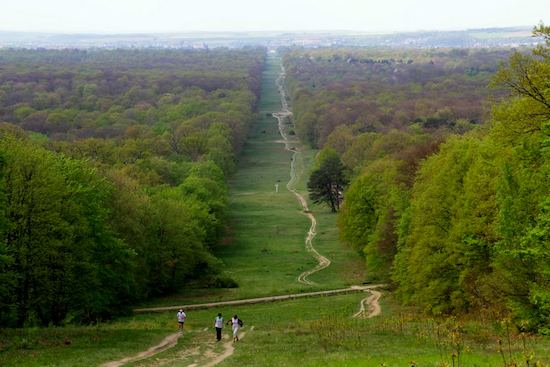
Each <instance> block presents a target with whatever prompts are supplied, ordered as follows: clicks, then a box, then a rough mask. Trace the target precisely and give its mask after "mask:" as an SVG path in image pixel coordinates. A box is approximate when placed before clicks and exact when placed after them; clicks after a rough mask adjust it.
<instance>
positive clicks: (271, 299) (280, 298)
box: [134, 284, 383, 313]
mask: <svg viewBox="0 0 550 367" xmlns="http://www.w3.org/2000/svg"><path fill="white" fill-rule="evenodd" d="M382 286H383V285H382V284H374V285H364V286H352V287H349V288H340V289H333V290H328V291H318V292H306V293H294V294H284V295H280V296H269V297H260V298H248V299H238V300H234V301H222V302H210V303H199V304H191V305H177V306H165V307H148V308H136V309H134V313H149V312H166V311H177V310H179V309H180V308H183V309H185V310H200V309H208V308H218V307H221V306H238V305H253V304H258V303H269V302H276V301H288V300H292V299H298V298H308V297H324V296H337V295H342V294H349V293H359V292H365V291H368V290H371V289H374V288H378V287H382Z"/></svg>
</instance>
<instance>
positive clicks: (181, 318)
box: [176, 309, 187, 331]
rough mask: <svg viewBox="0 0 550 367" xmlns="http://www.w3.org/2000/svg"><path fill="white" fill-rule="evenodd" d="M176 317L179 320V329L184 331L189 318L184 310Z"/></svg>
mask: <svg viewBox="0 0 550 367" xmlns="http://www.w3.org/2000/svg"><path fill="white" fill-rule="evenodd" d="M176 317H177V319H178V328H179V329H180V330H181V331H183V324H184V323H185V319H186V318H187V315H186V314H185V312H183V310H182V309H180V310H179V311H178V313H177V314H176Z"/></svg>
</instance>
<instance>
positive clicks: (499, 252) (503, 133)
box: [285, 25, 550, 333]
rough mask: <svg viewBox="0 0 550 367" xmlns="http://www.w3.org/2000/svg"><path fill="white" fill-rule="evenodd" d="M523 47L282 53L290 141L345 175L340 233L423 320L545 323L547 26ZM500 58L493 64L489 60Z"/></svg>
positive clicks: (549, 269) (549, 112)
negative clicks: (291, 120) (332, 160)
mask: <svg viewBox="0 0 550 367" xmlns="http://www.w3.org/2000/svg"><path fill="white" fill-rule="evenodd" d="M534 33H535V35H536V36H542V37H544V42H541V44H539V46H538V47H536V48H535V49H533V50H520V51H516V52H513V53H511V54H510V53H509V52H507V51H499V50H494V51H493V50H424V51H406V52H405V51H403V52H397V51H379V50H366V49H341V50H335V49H317V50H311V49H293V50H289V51H287V53H286V56H285V67H286V70H287V74H288V77H287V78H288V80H289V81H288V87H289V91H290V96H291V102H292V105H293V110H294V111H295V119H296V132H297V134H298V135H299V136H300V137H301V138H302V139H303V140H304V141H307V142H309V144H311V145H312V146H315V147H319V148H323V150H324V151H331V152H333V153H332V154H334V153H336V154H338V155H339V156H340V158H341V161H342V162H343V164H344V166H345V167H346V169H347V172H348V176H349V178H350V179H351V182H350V184H349V186H347V188H346V190H345V191H344V193H343V196H344V201H343V205H342V208H341V210H340V213H339V226H340V235H341V237H342V239H343V240H344V241H345V242H347V243H348V244H349V245H351V246H353V247H354V248H356V249H357V250H358V251H360V252H361V253H362V254H363V255H364V256H365V261H366V269H367V275H368V277H369V278H370V279H371V280H375V281H386V282H392V284H394V285H395V287H396V293H397V295H398V296H399V298H400V299H401V301H403V302H404V303H405V304H409V305H414V306H417V307H418V308H419V309H421V310H425V311H426V312H427V313H428V314H431V315H438V316H440V315H449V314H455V315H456V314H463V313H471V312H479V313H482V314H484V315H486V316H487V318H488V319H492V320H498V319H501V318H503V317H508V316H510V317H511V318H512V320H513V321H514V322H515V324H516V325H517V326H518V328H519V329H520V330H524V331H538V332H540V333H549V332H550V329H549V325H550V258H549V256H550V248H549V247H548V246H549V245H550V221H549V218H550V217H549V213H550V201H549V192H550V165H549V162H550V156H549V152H550V150H549V147H550V145H549V144H550V125H549V122H548V121H549V119H550V89H549V87H548V80H550V28H549V27H544V26H542V25H541V26H539V27H537V28H535V31H534ZM502 61H505V62H504V63H503V65H501V66H499V63H501V62H502Z"/></svg>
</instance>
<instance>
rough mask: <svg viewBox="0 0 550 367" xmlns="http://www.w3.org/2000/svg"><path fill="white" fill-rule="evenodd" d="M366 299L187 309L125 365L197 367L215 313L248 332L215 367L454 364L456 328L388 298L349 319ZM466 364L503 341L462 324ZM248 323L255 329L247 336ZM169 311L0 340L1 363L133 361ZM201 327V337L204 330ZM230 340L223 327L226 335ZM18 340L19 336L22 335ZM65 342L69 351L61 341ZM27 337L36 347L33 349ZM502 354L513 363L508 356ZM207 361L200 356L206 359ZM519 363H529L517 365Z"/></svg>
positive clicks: (548, 343)
mask: <svg viewBox="0 0 550 367" xmlns="http://www.w3.org/2000/svg"><path fill="white" fill-rule="evenodd" d="M363 297H365V295H364V294H350V295H342V296H334V297H322V298H309V299H300V300H293V301H287V302H276V303H268V304H260V305H249V306H237V307H221V308H219V309H215V310H197V311H191V312H188V320H187V323H186V332H185V333H184V336H183V337H182V338H181V339H180V341H179V342H178V345H177V346H176V347H174V348H173V349H170V350H168V351H165V352H162V353H160V354H158V355H156V356H154V357H151V358H149V359H147V360H144V361H140V362H135V363H132V364H129V366H153V365H156V364H157V363H159V361H163V362H164V363H165V364H163V366H188V365H190V364H192V363H198V364H199V365H201V364H202V363H204V362H205V360H206V359H208V357H205V355H206V356H208V355H213V354H214V353H219V352H221V351H222V346H221V345H216V343H215V342H214V332H213V329H212V323H213V319H214V316H215V314H216V313H217V312H222V313H223V314H224V316H225V317H226V319H227V318H228V317H229V316H230V315H232V314H233V313H237V314H238V315H239V316H240V317H241V318H242V319H243V320H244V321H245V328H244V329H243V331H246V332H247V335H246V336H245V337H244V338H243V339H242V340H241V341H240V342H239V343H238V344H237V345H236V351H235V354H234V355H233V356H232V357H231V358H228V359H227V360H225V361H224V362H223V363H221V364H220V367H232V366H239V367H240V366H267V367H269V366H358V367H359V366H373V367H374V366H382V365H385V366H411V362H412V361H414V362H416V364H417V366H444V365H445V364H444V363H447V365H448V366H451V365H452V357H451V356H452V354H453V351H454V350H455V349H456V348H455V347H453V344H452V342H453V340H455V339H453V338H454V335H453V328H452V327H450V326H447V327H445V328H443V327H442V328H441V337H439V338H438V337H437V334H436V332H435V325H436V324H435V322H434V321H433V320H428V319H423V318H417V317H411V314H410V313H409V310H407V309H403V308H401V307H400V306H399V305H398V304H397V303H395V302H394V301H393V300H392V298H391V297H390V296H389V295H387V294H385V295H384V297H383V299H382V300H383V302H382V307H383V310H384V313H383V314H382V316H380V317H377V318H373V319H361V320H358V319H353V318H351V315H353V313H355V312H356V311H357V308H358V305H359V301H360V300H361V299H362V298H363ZM460 324H461V330H462V331H461V333H460V335H459V336H458V339H456V340H459V341H460V343H461V344H462V352H461V361H462V363H461V365H462V366H502V365H503V364H502V357H501V355H500V353H499V350H498V343H497V339H498V338H499V337H501V338H504V341H505V344H507V341H506V338H505V336H504V334H502V333H500V334H499V331H498V330H497V329H496V328H494V327H493V326H491V325H487V324H485V325H482V324H480V323H479V322H477V321H475V320H473V321H472V320H470V321H461V322H460ZM251 326H254V330H253V331H250V328H251ZM176 328H177V327H176V324H175V314H174V312H168V313H162V314H148V315H147V314H143V315H136V316H134V317H129V318H123V319H120V320H118V321H116V322H113V323H110V324H105V325H103V326H101V327H100V328H99V330H97V329H96V328H94V327H68V328H62V329H40V330H39V329H31V330H27V331H26V332H27V333H28V334H29V335H31V336H28V335H27V336H26V337H27V339H28V340H29V341H27V345H26V346H23V344H22V341H21V340H20V339H14V338H13V336H14V335H13V333H12V335H2V338H1V339H0V340H1V342H2V343H7V344H10V343H11V344H12V348H15V345H16V344H17V345H19V347H18V348H17V349H10V348H8V350H7V351H4V352H2V353H0V365H2V366H31V367H32V366H53V365H56V366H85V365H90V366H92V365H98V364H100V363H103V362H106V361H109V360H112V359H117V358H120V357H123V356H127V355H132V354H134V353H136V352H138V351H141V350H145V349H147V348H148V347H149V346H151V345H154V344H155V343H157V342H158V341H159V340H161V339H162V338H163V337H164V336H166V335H168V334H170V333H172V332H175V331H176ZM205 328H206V330H205ZM224 334H225V335H226V337H229V334H230V330H229V327H226V328H225V329H224ZM18 337H20V336H18ZM67 338H69V339H70V340H71V344H70V345H65V344H64V342H63V341H64V340H65V339H67ZM33 340H36V341H34V342H33ZM511 343H512V349H511V352H512V356H513V360H514V361H515V362H516V363H519V362H522V361H523V347H522V340H521V339H520V338H517V337H513V338H512V339H511ZM527 350H528V352H529V353H531V352H533V353H534V358H533V360H532V361H531V365H534V362H535V361H537V360H540V361H542V362H544V363H546V364H548V363H550V339H548V338H542V337H529V338H528V339H527ZM504 352H505V355H506V358H507V360H508V361H509V356H508V353H509V351H508V349H507V347H505V350H504ZM205 358H206V359H205ZM518 365H525V364H524V363H519V364H518Z"/></svg>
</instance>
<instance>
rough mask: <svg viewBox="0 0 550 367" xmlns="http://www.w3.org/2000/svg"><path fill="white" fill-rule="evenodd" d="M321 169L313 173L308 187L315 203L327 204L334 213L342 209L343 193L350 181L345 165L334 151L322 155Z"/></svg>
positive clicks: (324, 152) (323, 152)
mask: <svg viewBox="0 0 550 367" xmlns="http://www.w3.org/2000/svg"><path fill="white" fill-rule="evenodd" d="M319 161H320V164H319V168H318V169H316V170H315V171H313V172H312V173H311V176H310V178H309V182H308V183H307V187H308V190H309V197H310V198H311V200H313V202H314V203H316V204H317V203H326V204H328V205H329V206H330V209H331V211H332V212H333V213H335V212H337V211H338V209H339V208H340V203H341V202H342V199H343V191H344V187H345V185H346V184H347V183H348V180H347V178H346V176H345V174H344V165H343V164H342V161H341V160H340V157H339V156H338V154H337V153H336V152H335V151H334V150H332V149H331V150H328V151H327V150H325V151H322V152H321V155H320V159H319Z"/></svg>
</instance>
